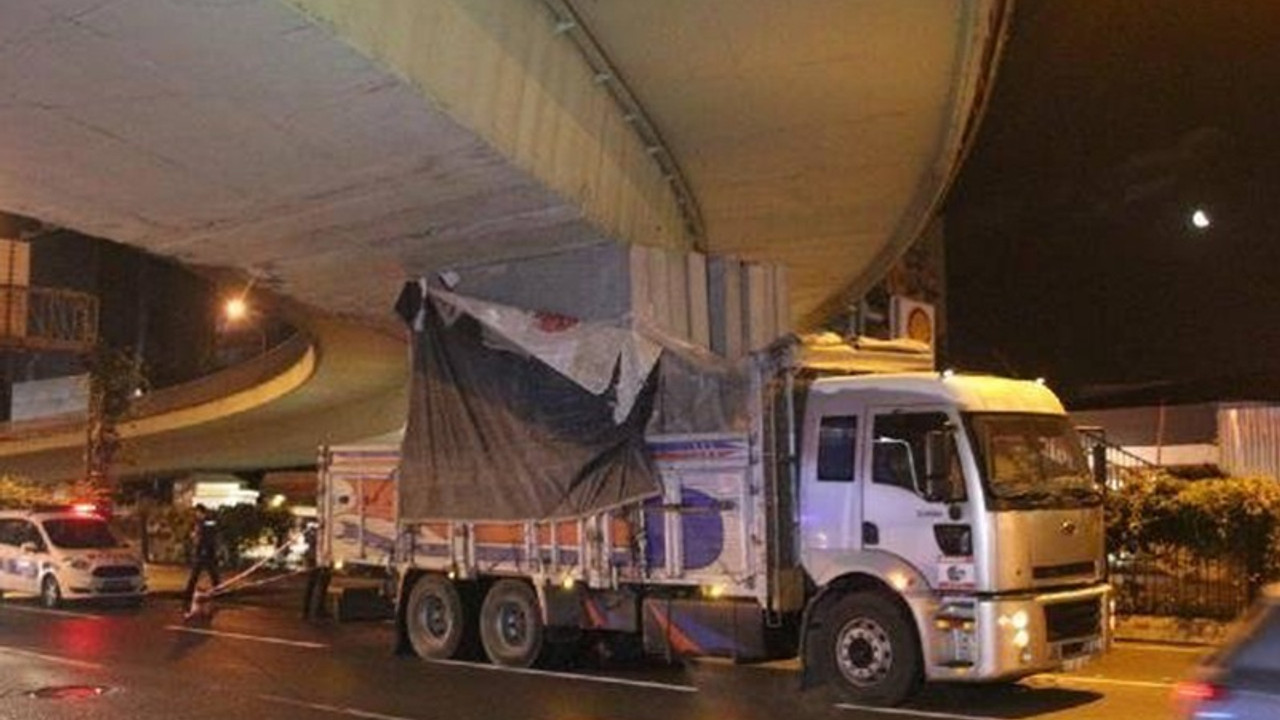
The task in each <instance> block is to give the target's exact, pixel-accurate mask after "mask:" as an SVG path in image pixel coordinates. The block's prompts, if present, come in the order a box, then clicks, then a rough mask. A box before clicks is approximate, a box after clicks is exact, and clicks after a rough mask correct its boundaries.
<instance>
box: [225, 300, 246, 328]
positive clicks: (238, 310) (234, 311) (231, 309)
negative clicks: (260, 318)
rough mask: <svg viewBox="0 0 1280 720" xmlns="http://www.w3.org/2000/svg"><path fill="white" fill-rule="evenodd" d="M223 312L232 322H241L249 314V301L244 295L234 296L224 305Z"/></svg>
mask: <svg viewBox="0 0 1280 720" xmlns="http://www.w3.org/2000/svg"><path fill="white" fill-rule="evenodd" d="M222 312H223V314H224V315H226V316H227V320H229V321H231V322H239V321H240V320H243V319H245V317H247V316H248V315H249V303H248V302H246V301H245V299H244V298H243V297H233V298H231V299H230V300H228V301H227V304H226V305H224V306H223V308H222Z"/></svg>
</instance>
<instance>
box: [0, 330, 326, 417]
mask: <svg viewBox="0 0 1280 720" xmlns="http://www.w3.org/2000/svg"><path fill="white" fill-rule="evenodd" d="M311 347H312V338H311V336H310V335H309V334H307V333H305V332H296V333H294V334H293V335H292V336H290V337H289V338H288V339H287V340H285V341H284V342H282V343H280V344H279V345H276V346H275V347H273V348H271V349H270V350H268V351H267V352H266V353H265V354H263V355H259V356H257V357H255V358H253V359H252V360H248V361H246V362H243V363H240V364H238V365H233V366H232V367H229V368H227V369H225V370H219V371H218V372H215V373H213V374H212V375H206V376H204V377H201V378H197V379H195V380H191V381H189V382H185V383H182V384H180V385H173V386H171V387H167V388H162V389H160V390H156V391H154V392H151V393H147V394H146V395H144V396H142V397H140V398H138V399H137V400H135V401H134V402H133V406H132V409H131V412H130V414H129V416H128V417H126V418H125V419H124V422H129V421H132V420H137V419H140V418H144V417H151V416H155V415H161V414H163V413H167V412H173V411H175V410H180V409H183V408H189V407H194V406H196V405H200V404H203V403H207V402H210V401H213V400H217V399H218V398H222V397H226V396H228V395H231V394H233V393H236V392H240V391H242V390H247V389H249V388H252V387H255V386H257V385H260V384H262V383H264V382H267V381H268V380H270V379H271V378H273V377H275V376H277V375H279V374H280V373H282V372H284V371H286V370H287V369H289V368H290V367H292V366H293V365H295V364H296V363H297V362H298V361H299V360H301V359H302V357H303V356H304V355H306V353H307V351H308V350H310V349H311ZM86 421H87V416H86V415H85V413H83V412H81V413H67V414H65V415H59V416H57V417H50V418H38V419H33V420H19V421H14V422H0V442H9V441H21V440H23V439H27V438H34V437H41V436H44V435H48V434H50V433H55V432H65V431H67V430H69V429H75V428H78V427H83V425H84V423H85V422H86Z"/></svg>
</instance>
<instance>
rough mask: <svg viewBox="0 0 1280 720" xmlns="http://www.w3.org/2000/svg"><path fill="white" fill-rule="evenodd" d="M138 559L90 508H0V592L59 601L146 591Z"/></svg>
mask: <svg viewBox="0 0 1280 720" xmlns="http://www.w3.org/2000/svg"><path fill="white" fill-rule="evenodd" d="M146 590H147V584H146V577H145V575H144V573H143V566H142V558H140V557H139V556H138V554H137V553H136V552H135V551H133V550H131V549H130V548H129V546H128V545H127V544H125V543H123V542H121V541H120V540H119V539H118V538H117V537H116V536H115V534H114V533H112V532H111V529H110V528H109V527H108V526H107V521H106V520H104V519H103V518H102V517H101V516H100V515H98V514H97V513H96V512H95V510H94V509H93V508H92V507H84V506H67V507H53V508H40V509H36V510H0V595H3V594H4V593H6V592H18V593H30V594H35V595H39V596H40V600H41V602H42V603H43V604H44V605H45V607H50V608H52V607H57V606H58V605H61V604H62V601H63V600H82V599H90V598H108V597H110V598H126V599H130V600H133V601H135V602H136V601H140V600H141V599H142V597H143V596H144V595H145V594H146Z"/></svg>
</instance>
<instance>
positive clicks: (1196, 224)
mask: <svg viewBox="0 0 1280 720" xmlns="http://www.w3.org/2000/svg"><path fill="white" fill-rule="evenodd" d="M1211 225H1213V218H1211V217H1209V213H1208V211H1206V210H1205V209H1204V208H1196V209H1195V210H1194V211H1192V213H1191V227H1193V228H1195V229H1196V230H1208V229H1209V227H1210V226H1211Z"/></svg>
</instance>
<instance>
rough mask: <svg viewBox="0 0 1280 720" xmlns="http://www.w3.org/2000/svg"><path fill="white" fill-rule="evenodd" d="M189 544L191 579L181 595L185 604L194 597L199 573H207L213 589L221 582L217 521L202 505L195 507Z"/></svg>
mask: <svg viewBox="0 0 1280 720" xmlns="http://www.w3.org/2000/svg"><path fill="white" fill-rule="evenodd" d="M191 542H192V549H193V555H192V563H191V577H190V578H188V579H187V590H186V592H185V593H184V594H183V598H184V599H185V600H186V602H187V604H190V603H191V598H192V597H193V596H194V595H195V591H196V582H197V581H198V580H199V579H200V573H202V572H204V573H208V574H209V579H210V580H211V581H213V587H215V588H216V587H218V584H219V583H221V582H222V579H221V578H220V577H219V576H218V521H217V520H216V519H215V518H214V517H213V513H210V512H209V508H207V507H205V506H204V505H196V524H195V527H193V528H192V529H191Z"/></svg>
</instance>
